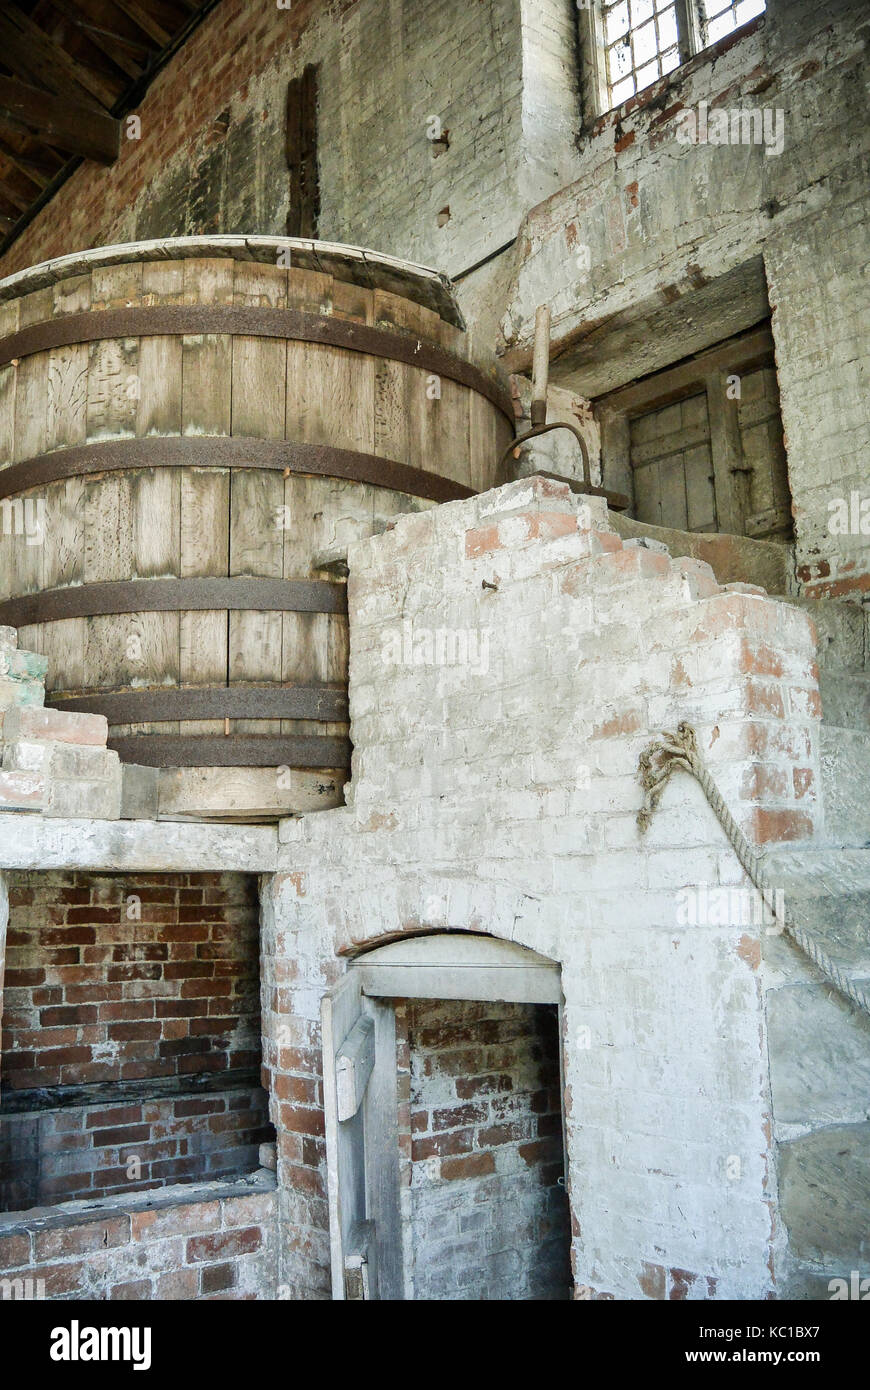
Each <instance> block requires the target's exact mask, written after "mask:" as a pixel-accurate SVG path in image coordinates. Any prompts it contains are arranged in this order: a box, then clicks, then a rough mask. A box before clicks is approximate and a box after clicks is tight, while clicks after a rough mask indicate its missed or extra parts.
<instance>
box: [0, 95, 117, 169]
mask: <svg viewBox="0 0 870 1390" xmlns="http://www.w3.org/2000/svg"><path fill="white" fill-rule="evenodd" d="M0 120H7V121H8V123H9V124H10V125H11V126H12V128H13V129H14V130H20V129H21V128H22V127H24V128H26V129H27V130H29V131H32V132H33V133H34V134H35V135H38V136H39V137H40V139H42V140H44V141H46V143H47V144H49V145H55V146H57V147H58V148H59V149H62V150H66V151H67V153H68V154H77V155H81V156H82V158H83V159H93V160H96V161H97V162H98V163H100V164H114V162H115V160H116V159H117V158H118V153H119V150H120V145H121V123H120V121H116V120H115V119H114V117H113V116H110V115H108V114H107V113H106V112H104V111H99V110H97V108H96V107H93V106H85V105H84V104H83V103H81V102H77V101H71V100H70V99H69V98H67V97H58V96H52V95H51V94H50V93H48V92H41V91H40V90H39V89H38V88H37V87H30V86H27V85H25V83H23V82H18V81H16V80H15V79H14V78H10V77H0Z"/></svg>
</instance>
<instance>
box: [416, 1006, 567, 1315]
mask: <svg viewBox="0 0 870 1390" xmlns="http://www.w3.org/2000/svg"><path fill="white" fill-rule="evenodd" d="M396 1022H397V1030H398V1035H399V1064H400V1087H399V1103H400V1116H399V1121H400V1135H402V1138H403V1139H404V1144H403V1147H404V1163H403V1177H402V1181H403V1188H404V1193H403V1210H404V1219H405V1223H406V1232H405V1246H406V1262H405V1268H406V1280H407V1281H408V1284H409V1285H410V1287H409V1291H408V1296H409V1297H411V1296H413V1297H414V1298H415V1299H430V1298H434V1299H475V1300H481V1299H554V1298H566V1297H568V1290H569V1284H570V1268H569V1239H570V1233H569V1227H568V1203H567V1197H566V1194H565V1191H564V1188H563V1187H562V1186H560V1185H559V1181H558V1180H559V1178H560V1177H561V1176H562V1174H563V1155H562V1114H561V1087H560V1079H559V1055H558V1033H557V1014H556V1010H555V1009H554V1008H553V1007H552V1006H549V1005H535V1004H504V1003H501V1004H498V1003H493V1004H484V1003H471V1002H465V1001H443V1002H442V1001H438V1000H436V1001H433V1000H408V1001H406V1002H405V1003H403V1004H400V1005H399V1007H398V1009H397V1020H396ZM403 1067H404V1072H405V1077H406V1078H407V1081H406V1082H405V1084H404V1085H403V1083H402V1078H401V1071H402V1069H403ZM403 1130H404V1134H402V1131H403ZM410 1288H413V1294H411V1292H410Z"/></svg>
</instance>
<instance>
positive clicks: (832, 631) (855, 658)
mask: <svg viewBox="0 0 870 1390" xmlns="http://www.w3.org/2000/svg"><path fill="white" fill-rule="evenodd" d="M782 602H784V603H790V604H792V606H793V607H794V608H802V609H803V611H804V612H805V613H806V614H808V615H809V617H810V618H812V620H813V622H814V624H815V628H816V632H817V633H818V638H819V647H818V661H819V670H820V671H829V670H830V671H863V670H864V669H865V662H866V656H867V654H866V644H867V632H866V624H867V620H866V616H865V614H864V610H863V608H860V607H859V606H858V604H855V603H845V602H841V601H839V600H837V599H831V598H817V599H811V598H785V599H783V600H782Z"/></svg>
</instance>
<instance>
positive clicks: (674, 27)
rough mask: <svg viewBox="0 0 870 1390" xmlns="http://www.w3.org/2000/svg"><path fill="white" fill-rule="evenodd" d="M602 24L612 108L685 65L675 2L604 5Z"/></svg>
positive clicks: (618, 0) (621, 0) (620, 0)
mask: <svg viewBox="0 0 870 1390" xmlns="http://www.w3.org/2000/svg"><path fill="white" fill-rule="evenodd" d="M603 20H604V47H605V53H606V65H607V88H608V93H609V96H610V103H611V105H613V106H618V105H619V103H620V102H621V101H626V100H627V99H628V98H629V97H631V96H634V94H635V92H640V91H642V90H643V88H644V87H648V86H649V85H650V83H651V82H655V81H656V79H657V78H659V77H663V76H664V74H665V73H667V72H673V70H674V68H676V67H679V65H680V63H681V62H682V61H683V59H682V58H681V56H680V31H679V26H678V24H677V6H676V0H615V3H613V4H607V3H605V5H604V9H603Z"/></svg>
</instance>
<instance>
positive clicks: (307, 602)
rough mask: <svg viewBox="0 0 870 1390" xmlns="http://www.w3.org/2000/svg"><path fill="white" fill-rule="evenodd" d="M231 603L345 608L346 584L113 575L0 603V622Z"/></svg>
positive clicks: (267, 608)
mask: <svg viewBox="0 0 870 1390" xmlns="http://www.w3.org/2000/svg"><path fill="white" fill-rule="evenodd" d="M220 608H225V609H231V610H236V611H238V610H240V609H244V610H247V611H260V612H264V613H265V612H286V613H346V612H347V589H346V586H345V585H344V584H337V583H333V582H332V581H331V580H327V579H264V578H257V577H255V576H242V577H240V578H223V577H218V576H215V577H212V578H205V579H117V580H112V581H109V582H103V583H99V584H68V585H66V586H65V587H64V588H59V589H40V590H38V591H37V592H35V593H30V594H19V595H17V597H15V598H10V599H6V600H5V601H4V602H3V603H0V624H3V625H7V626H9V627H31V626H32V625H33V624H34V623H51V622H63V621H64V619H66V618H106V617H109V616H110V615H111V614H115V613H174V612H182V613H183V612H191V611H193V612H204V611H210V610H212V609H220Z"/></svg>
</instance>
